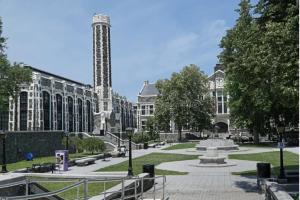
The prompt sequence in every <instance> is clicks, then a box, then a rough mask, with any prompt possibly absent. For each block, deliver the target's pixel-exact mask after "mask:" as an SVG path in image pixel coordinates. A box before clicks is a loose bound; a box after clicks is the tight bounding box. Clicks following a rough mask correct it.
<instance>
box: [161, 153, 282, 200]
mask: <svg viewBox="0 0 300 200" xmlns="http://www.w3.org/2000/svg"><path fill="white" fill-rule="evenodd" d="M274 150H278V149H275V148H243V147H242V148H241V151H233V152H230V154H233V153H234V154H248V153H260V152H267V151H274ZM161 152H165V153H184V154H194V155H199V154H204V152H199V151H196V150H194V149H179V150H169V151H161ZM221 154H222V155H225V156H227V154H228V153H226V152H223V153H221ZM231 162H234V163H235V164H236V165H235V166H230V167H199V166H197V164H198V163H199V160H189V161H177V162H167V163H162V164H160V165H158V166H157V167H156V168H158V169H165V170H175V171H182V172H189V173H188V175H184V176H167V184H166V194H167V196H169V197H170V199H172V200H177V199H178V200H180V199H184V200H192V199H199V200H220V199H222V200H241V199H242V200H263V199H264V197H263V195H261V194H259V193H258V190H257V186H256V178H255V177H242V176H235V175H232V174H231V172H238V171H245V170H255V169H256V162H253V161H242V160H231Z"/></svg>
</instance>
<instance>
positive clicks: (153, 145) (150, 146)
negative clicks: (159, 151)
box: [148, 143, 157, 148]
mask: <svg viewBox="0 0 300 200" xmlns="http://www.w3.org/2000/svg"><path fill="white" fill-rule="evenodd" d="M156 146H157V144H156V143H152V144H149V145H148V148H155V147H156Z"/></svg>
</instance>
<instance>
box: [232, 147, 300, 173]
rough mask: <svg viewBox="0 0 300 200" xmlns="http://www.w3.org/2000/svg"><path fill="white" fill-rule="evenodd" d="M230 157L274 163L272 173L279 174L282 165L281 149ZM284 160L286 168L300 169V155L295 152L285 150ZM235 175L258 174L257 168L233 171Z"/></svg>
mask: <svg viewBox="0 0 300 200" xmlns="http://www.w3.org/2000/svg"><path fill="white" fill-rule="evenodd" d="M228 158H229V159H237V160H251V161H261V162H268V163H271V164H272V165H273V168H272V170H271V171H272V175H278V174H279V165H280V157H279V151H272V152H265V153H254V154H234V155H229V156H228ZM283 158H284V159H283V161H284V167H285V169H292V170H296V169H299V155H298V154H295V153H291V152H288V151H284V152H283ZM232 174H235V175H245V176H246V175H256V170H251V171H243V172H233V173H232Z"/></svg>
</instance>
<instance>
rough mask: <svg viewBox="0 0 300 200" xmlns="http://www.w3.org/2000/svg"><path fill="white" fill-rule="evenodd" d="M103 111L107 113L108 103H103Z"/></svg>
mask: <svg viewBox="0 0 300 200" xmlns="http://www.w3.org/2000/svg"><path fill="white" fill-rule="evenodd" d="M103 110H104V111H108V103H107V102H103Z"/></svg>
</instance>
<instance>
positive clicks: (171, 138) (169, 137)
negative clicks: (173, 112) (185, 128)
mask: <svg viewBox="0 0 300 200" xmlns="http://www.w3.org/2000/svg"><path fill="white" fill-rule="evenodd" d="M181 136H182V139H185V133H182V135H181ZM159 138H160V141H167V142H178V133H159Z"/></svg>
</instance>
